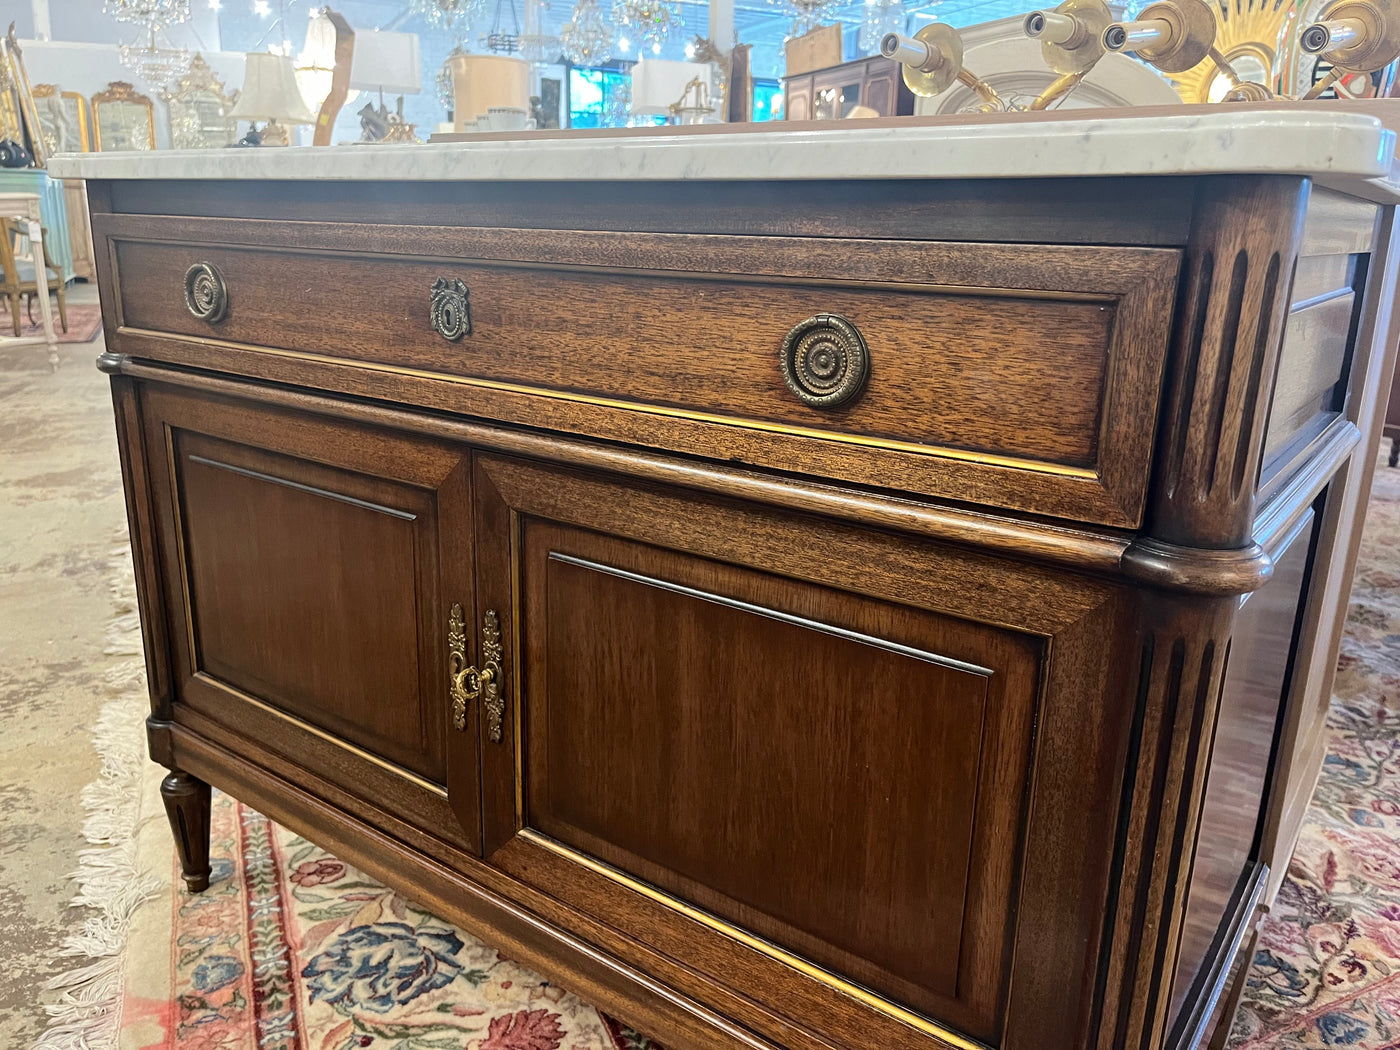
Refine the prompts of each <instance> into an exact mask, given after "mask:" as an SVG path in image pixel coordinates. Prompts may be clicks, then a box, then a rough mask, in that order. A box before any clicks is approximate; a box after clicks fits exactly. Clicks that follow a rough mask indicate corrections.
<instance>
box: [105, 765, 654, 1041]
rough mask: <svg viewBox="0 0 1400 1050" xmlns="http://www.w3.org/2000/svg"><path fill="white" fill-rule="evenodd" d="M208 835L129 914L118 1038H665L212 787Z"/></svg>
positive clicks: (161, 846) (165, 855)
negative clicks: (197, 856) (206, 879)
mask: <svg viewBox="0 0 1400 1050" xmlns="http://www.w3.org/2000/svg"><path fill="white" fill-rule="evenodd" d="M146 841H149V842H150V846H151V848H152V849H154V850H157V851H159V852H160V853H161V854H162V859H163V860H164V861H165V863H166V865H167V870H168V872H169V877H170V880H171V881H172V882H175V881H176V880H177V879H178V871H177V870H176V868H175V866H174V865H173V864H171V862H170V847H169V843H168V840H167V841H165V842H161V841H159V838H158V836H155V835H152V836H150V838H149V839H147V840H146ZM211 842H212V847H213V849H212V852H213V856H214V860H213V867H214V872H213V879H212V880H211V883H210V886H209V889H208V890H206V891H205V892H204V893H202V894H199V895H195V896H191V895H190V894H187V893H184V892H183V891H182V892H180V893H178V894H175V895H171V894H169V892H168V890H167V892H166V894H164V895H163V897H162V899H160V900H158V901H156V902H153V903H152V904H151V905H150V906H149V907H148V910H147V912H146V914H145V916H144V917H140V918H138V922H137V928H136V930H135V931H134V935H133V940H132V951H131V953H130V956H129V959H128V964H127V980H126V991H125V1002H124V1005H123V1009H122V1040H121V1045H122V1048H123V1050H137V1048H143V1050H146V1048H150V1050H154V1048H160V1050H166V1048H169V1050H176V1048H178V1050H355V1048H359V1047H370V1046H373V1047H375V1048H377V1050H661V1048H660V1047H659V1046H657V1044H655V1043H653V1042H651V1041H650V1040H648V1039H646V1038H644V1037H642V1036H640V1035H638V1034H637V1033H635V1032H632V1031H630V1030H629V1029H627V1028H626V1027H624V1026H623V1025H621V1024H619V1023H618V1022H616V1021H614V1020H612V1019H611V1018H608V1017H606V1016H604V1015H603V1014H601V1013H599V1012H598V1011H597V1010H595V1009H594V1008H593V1007H591V1006H589V1005H587V1004H586V1003H584V1002H583V1001H582V1000H580V999H579V998H578V997H577V996H575V995H572V994H570V993H568V992H566V991H564V989H562V988H560V987H559V986H558V985H554V984H551V983H550V982H548V981H546V980H545V979H544V978H542V977H540V976H539V975H538V974H536V973H533V972H532V971H530V970H527V969H526V968H525V967H523V966H520V965H518V964H517V963H514V962H512V961H510V960H509V959H507V958H505V957H504V956H502V955H501V954H500V953H499V952H497V951H496V950H495V949H494V948H491V947H489V946H487V945H486V944H483V943H482V942H481V941H479V940H477V939H476V938H474V937H472V936H471V935H470V934H468V933H465V932H464V931H462V930H458V929H455V928H453V927H452V926H450V925H449V924H447V923H445V922H443V921H441V920H440V919H437V918H435V917H433V916H432V915H430V914H429V913H427V912H426V911H423V910H422V909H421V908H418V907H417V906H415V905H414V904H413V903H411V902H410V901H409V900H407V899H406V898H404V897H402V896H400V895H399V894H397V893H394V892H393V891H391V890H389V889H386V888H385V887H384V886H383V885H381V884H380V883H377V882H375V881H374V880H372V879H370V878H369V877H367V876H365V875H363V874H361V873H360V872H358V871H356V870H355V869H354V868H352V867H350V866H349V865H347V864H344V863H342V862H341V861H339V860H337V859H335V858H334V857H332V856H331V855H330V854H328V853H326V852H325V851H324V850H322V849H320V848H319V847H317V846H314V845H312V844H311V843H309V842H307V841H306V840H305V839H303V838H300V837H299V836H297V835H294V834H293V833H291V832H290V831H287V830H286V829H284V828H282V827H280V826H278V825H277V824H274V823H273V822H272V821H270V820H268V819H267V818H266V817H264V816H262V815H261V814H260V813H257V812H256V811H254V810H251V809H249V808H248V807H246V806H244V805H242V804H240V803H238V802H235V801H234V800H233V799H231V798H229V797H228V796H226V795H223V794H219V793H216V794H215V802H214V814H213V827H212V837H211ZM172 946H173V950H172Z"/></svg>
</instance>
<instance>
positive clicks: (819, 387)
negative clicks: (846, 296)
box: [780, 314, 870, 408]
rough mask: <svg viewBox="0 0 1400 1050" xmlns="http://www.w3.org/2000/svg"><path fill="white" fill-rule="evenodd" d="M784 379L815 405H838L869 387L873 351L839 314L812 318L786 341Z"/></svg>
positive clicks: (783, 357)
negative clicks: (867, 384)
mask: <svg viewBox="0 0 1400 1050" xmlns="http://www.w3.org/2000/svg"><path fill="white" fill-rule="evenodd" d="M780 363H781V365H782V369H783V382H784V383H786V384H787V387H788V389H789V390H791V391H792V392H793V393H794V394H796V395H797V396H798V397H800V398H801V399H802V400H803V401H805V402H806V403H807V404H809V405H811V406H812V407H813V408H836V407H837V406H839V405H844V404H845V403H846V402H847V401H850V400H852V399H853V398H855V397H856V396H857V395H859V394H860V392H861V391H862V390H864V389H865V381H866V379H867V378H868V377H869V376H870V351H868V350H867V349H866V347H865V340H864V339H863V338H861V334H860V332H859V331H857V330H856V326H855V325H853V324H851V322H850V321H848V320H846V319H845V318H844V317H841V316H840V315H839V314H817V315H816V316H815V317H809V318H807V320H805V321H803V322H802V323H801V324H800V325H798V326H797V327H796V328H794V329H793V330H792V331H791V332H789V333H788V334H787V338H785V339H784V340H783V351H782V357H781V358H780Z"/></svg>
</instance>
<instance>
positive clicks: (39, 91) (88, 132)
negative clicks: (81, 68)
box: [34, 84, 92, 153]
mask: <svg viewBox="0 0 1400 1050" xmlns="http://www.w3.org/2000/svg"><path fill="white" fill-rule="evenodd" d="M34 106H35V108H36V109H37V110H38V112H39V126H40V128H42V129H43V132H44V146H45V148H46V149H47V150H48V152H49V153H90V152H91V151H92V120H91V118H90V117H89V115H88V100H87V98H86V96H84V95H83V94H82V93H81V92H78V91H64V90H63V89H62V88H60V87H59V86H58V85H57V84H35V85H34ZM58 121H61V122H62V123H63V124H64V125H66V126H67V128H69V129H71V134H72V138H71V139H70V137H68V136H66V135H63V134H61V132H62V131H63V130H64V129H63V128H62V127H58V126H56V122H58ZM75 147H76V148H75Z"/></svg>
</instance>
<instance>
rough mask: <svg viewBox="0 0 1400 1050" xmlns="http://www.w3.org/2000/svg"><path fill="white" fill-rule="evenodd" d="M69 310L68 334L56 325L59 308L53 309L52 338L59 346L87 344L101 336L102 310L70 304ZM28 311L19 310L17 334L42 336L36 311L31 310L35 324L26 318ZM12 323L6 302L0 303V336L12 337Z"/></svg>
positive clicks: (95, 306) (0, 300) (93, 306)
mask: <svg viewBox="0 0 1400 1050" xmlns="http://www.w3.org/2000/svg"><path fill="white" fill-rule="evenodd" d="M67 310H68V331H66V332H65V331H63V330H62V329H61V328H59V324H58V306H57V304H54V306H53V326H54V329H55V334H56V335H57V336H58V341H59V342H60V343H90V342H92V341H93V340H94V339H96V338H97V337H98V335H99V334H100V333H101V332H102V307H100V306H98V305H97V304H96V303H69V304H68V306H67ZM28 313H29V311H27V310H26V309H25V307H23V306H21V307H20V309H19V334H20V337H21V338H25V339H28V338H31V337H33V336H37V335H43V333H44V329H43V326H42V325H41V324H39V321H38V317H39V308H38V307H37V306H36V307H34V308H33V314H34V317H35V320H34V321H30V320H29V317H28ZM12 325H13V321H11V319H10V309H9V300H5V299H0V336H9V335H13V334H14V330H13V328H12V327H11V326H12Z"/></svg>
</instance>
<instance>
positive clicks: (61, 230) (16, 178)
mask: <svg viewBox="0 0 1400 1050" xmlns="http://www.w3.org/2000/svg"><path fill="white" fill-rule="evenodd" d="M6 193H35V194H38V196H39V214H40V222H41V223H42V225H43V227H44V245H45V247H47V248H48V250H49V258H50V259H52V260H53V263H54V265H55V266H56V267H57V268H58V269H59V271H60V272H61V273H62V274H63V279H64V280H65V281H71V280H72V279H73V243H72V241H71V240H70V239H69V237H68V206H67V205H66V204H65V203H64V200H63V183H62V182H61V181H60V180H58V179H52V178H49V174H48V172H46V171H44V170H43V169H42V168H10V169H0V196H3V195H4V194H6Z"/></svg>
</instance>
